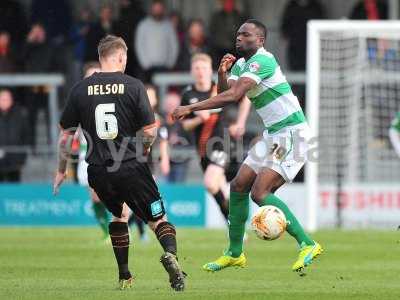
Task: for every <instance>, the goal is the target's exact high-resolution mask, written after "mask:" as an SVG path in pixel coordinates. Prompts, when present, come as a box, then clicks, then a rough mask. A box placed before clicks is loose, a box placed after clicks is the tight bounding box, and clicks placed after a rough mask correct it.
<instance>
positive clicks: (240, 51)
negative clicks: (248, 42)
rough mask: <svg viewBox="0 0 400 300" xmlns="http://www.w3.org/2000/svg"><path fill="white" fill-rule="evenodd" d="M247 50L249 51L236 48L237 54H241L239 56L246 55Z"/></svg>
mask: <svg viewBox="0 0 400 300" xmlns="http://www.w3.org/2000/svg"><path fill="white" fill-rule="evenodd" d="M247 52H248V51H246V50H244V49H243V48H241V49H239V48H236V55H237V56H239V57H244V56H246V54H247Z"/></svg>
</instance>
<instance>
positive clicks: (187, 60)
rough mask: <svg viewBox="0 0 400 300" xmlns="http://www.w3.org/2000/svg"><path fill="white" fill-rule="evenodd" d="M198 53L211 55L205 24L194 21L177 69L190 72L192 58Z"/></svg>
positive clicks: (198, 20) (189, 29)
mask: <svg viewBox="0 0 400 300" xmlns="http://www.w3.org/2000/svg"><path fill="white" fill-rule="evenodd" d="M196 53H208V54H210V49H209V47H208V43H207V39H206V34H205V29H204V23H203V21H202V20H200V19H194V20H192V21H191V22H190V23H189V27H188V31H187V38H186V40H185V43H184V45H183V47H182V49H181V52H180V55H179V58H178V62H177V67H176V68H177V69H178V70H183V71H189V70H190V65H191V59H192V56H193V55H194V54H196Z"/></svg>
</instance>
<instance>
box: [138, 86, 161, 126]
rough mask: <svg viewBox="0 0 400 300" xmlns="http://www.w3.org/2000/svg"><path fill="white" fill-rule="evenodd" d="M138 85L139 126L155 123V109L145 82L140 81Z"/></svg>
mask: <svg viewBox="0 0 400 300" xmlns="http://www.w3.org/2000/svg"><path fill="white" fill-rule="evenodd" d="M135 86H136V111H135V114H136V118H137V120H138V124H139V127H140V128H142V127H145V126H147V125H151V124H154V123H155V121H156V120H155V117H154V112H153V109H152V108H151V106H150V101H149V98H148V97H147V92H146V89H145V87H144V85H143V83H141V82H139V83H138V84H137V85H135Z"/></svg>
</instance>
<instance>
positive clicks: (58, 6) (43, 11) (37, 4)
mask: <svg viewBox="0 0 400 300" xmlns="http://www.w3.org/2000/svg"><path fill="white" fill-rule="evenodd" d="M69 3H70V1H68V0H57V1H54V0H32V5H31V8H30V11H31V16H32V17H31V22H32V23H40V24H42V25H43V27H44V29H45V30H46V33H47V40H48V41H49V43H50V44H52V45H57V46H61V45H63V44H65V42H66V40H67V38H68V36H69V33H70V31H71V26H72V14H71V7H70V5H69Z"/></svg>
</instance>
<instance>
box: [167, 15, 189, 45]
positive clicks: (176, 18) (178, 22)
mask: <svg viewBox="0 0 400 300" xmlns="http://www.w3.org/2000/svg"><path fill="white" fill-rule="evenodd" d="M169 19H170V20H171V22H172V25H173V26H174V28H175V33H176V36H177V37H178V42H179V49H181V48H182V46H183V43H184V41H185V35H186V32H185V24H184V22H183V19H182V15H181V14H180V13H179V12H178V11H173V12H171V13H170V14H169Z"/></svg>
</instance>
